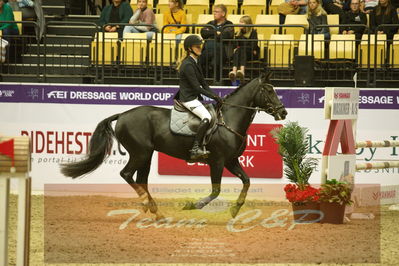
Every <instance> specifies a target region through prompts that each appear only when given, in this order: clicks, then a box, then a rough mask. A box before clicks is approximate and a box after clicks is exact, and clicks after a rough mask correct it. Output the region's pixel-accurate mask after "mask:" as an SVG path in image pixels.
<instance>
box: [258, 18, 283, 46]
mask: <svg viewBox="0 0 399 266" xmlns="http://www.w3.org/2000/svg"><path fill="white" fill-rule="evenodd" d="M255 24H265V25H279V15H257V16H256V20H255ZM256 29H257V31H258V33H260V34H262V35H263V36H264V38H265V39H266V40H268V39H270V36H271V35H272V34H278V27H258V28H256Z"/></svg>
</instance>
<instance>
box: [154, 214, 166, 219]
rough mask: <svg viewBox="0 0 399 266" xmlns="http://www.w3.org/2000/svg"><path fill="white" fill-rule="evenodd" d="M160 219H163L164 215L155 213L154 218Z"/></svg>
mask: <svg viewBox="0 0 399 266" xmlns="http://www.w3.org/2000/svg"><path fill="white" fill-rule="evenodd" d="M162 219H165V216H163V215H162V214H158V213H157V214H155V220H156V221H159V220H162Z"/></svg>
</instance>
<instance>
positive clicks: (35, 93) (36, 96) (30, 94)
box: [27, 88, 39, 100]
mask: <svg viewBox="0 0 399 266" xmlns="http://www.w3.org/2000/svg"><path fill="white" fill-rule="evenodd" d="M27 96H28V98H31V99H32V100H36V99H39V89H36V88H30V90H28V92H27Z"/></svg>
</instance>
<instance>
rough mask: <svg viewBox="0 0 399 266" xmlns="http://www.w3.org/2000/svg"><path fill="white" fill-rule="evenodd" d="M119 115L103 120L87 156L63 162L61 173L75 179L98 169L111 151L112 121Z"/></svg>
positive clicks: (90, 144) (94, 135) (91, 142)
mask: <svg viewBox="0 0 399 266" xmlns="http://www.w3.org/2000/svg"><path fill="white" fill-rule="evenodd" d="M118 117H119V114H116V115H113V116H110V117H108V118H106V119H104V120H103V121H101V122H100V123H99V124H98V125H97V127H96V130H95V131H94V133H93V135H92V136H91V139H90V143H89V152H88V154H87V155H86V157H85V158H84V159H83V160H81V161H78V162H73V163H69V164H62V165H61V173H63V174H64V175H65V176H69V177H72V178H74V179H75V178H77V177H79V176H82V175H84V174H87V173H90V172H92V171H94V170H96V169H97V168H98V167H99V166H100V164H101V163H102V162H103V161H104V159H105V158H106V156H107V155H108V154H109V153H110V151H111V148H112V142H113V137H114V135H115V133H114V130H113V129H112V126H111V122H112V121H114V120H116V119H118Z"/></svg>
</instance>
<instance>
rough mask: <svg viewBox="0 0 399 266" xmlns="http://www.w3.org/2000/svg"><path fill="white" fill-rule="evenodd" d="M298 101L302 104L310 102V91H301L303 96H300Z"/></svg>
mask: <svg viewBox="0 0 399 266" xmlns="http://www.w3.org/2000/svg"><path fill="white" fill-rule="evenodd" d="M298 102H299V103H302V104H307V103H310V95H309V94H308V93H301V96H299V97H298Z"/></svg>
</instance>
